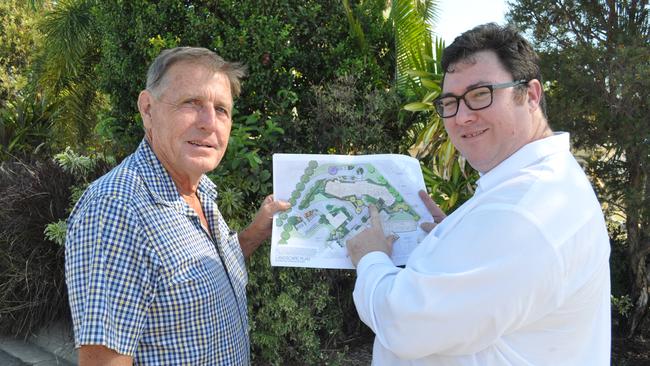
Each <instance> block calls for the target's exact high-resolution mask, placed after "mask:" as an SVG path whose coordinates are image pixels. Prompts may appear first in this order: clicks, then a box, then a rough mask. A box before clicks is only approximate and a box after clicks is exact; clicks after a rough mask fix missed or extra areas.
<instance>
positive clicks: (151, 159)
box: [133, 139, 217, 207]
mask: <svg viewBox="0 0 650 366" xmlns="http://www.w3.org/2000/svg"><path fill="white" fill-rule="evenodd" d="M133 156H134V158H135V161H136V164H137V166H138V170H139V171H140V173H141V175H142V179H143V181H144V184H145V186H146V187H147V188H148V189H149V192H151V195H152V196H153V198H154V200H155V201H156V203H160V204H163V205H166V206H179V207H182V206H184V201H183V198H182V197H181V195H180V194H179V193H178V190H177V189H176V185H175V184H174V181H173V180H172V178H171V176H170V175H169V173H168V172H167V170H166V169H165V167H164V166H163V165H162V163H161V162H160V160H158V157H157V156H156V154H155V153H154V152H153V150H152V149H151V145H149V142H148V141H147V140H146V139H142V142H140V145H139V146H138V148H137V150H136V151H135V153H134V154H133ZM197 191H198V193H199V195H200V196H205V197H207V198H208V199H210V200H212V201H215V200H216V199H217V190H216V185H215V184H214V183H213V182H212V181H211V180H210V178H208V177H207V176H206V175H205V174H203V175H202V176H201V179H200V180H199V186H198V189H197Z"/></svg>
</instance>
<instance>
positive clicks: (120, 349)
mask: <svg viewBox="0 0 650 366" xmlns="http://www.w3.org/2000/svg"><path fill="white" fill-rule="evenodd" d="M244 74H245V71H244V69H243V67H242V66H241V65H239V64H236V63H229V62H226V61H224V60H223V59H222V58H221V57H219V56H218V55H216V54H215V53H213V52H212V51H209V50H207V49H203V48H190V47H179V48H174V49H170V50H165V51H163V52H162V53H161V54H160V55H159V56H158V57H157V58H156V59H155V60H154V62H153V63H152V65H151V67H150V68H149V72H148V74H147V88H146V89H145V90H144V91H142V92H141V93H140V96H139V98H138V108H139V110H140V114H141V116H142V120H143V123H144V128H145V138H144V140H143V141H142V143H141V144H140V146H139V147H138V149H137V150H136V151H135V152H134V153H133V154H132V155H130V156H129V157H127V158H126V159H125V160H124V161H123V162H122V163H121V164H120V165H119V166H117V167H115V168H114V169H113V170H111V171H110V172H109V173H108V174H106V175H105V176H103V177H101V178H100V179H98V180H97V181H95V182H94V183H93V184H92V185H91V186H90V187H89V188H88V190H87V191H86V192H85V193H84V195H83V196H82V198H81V199H80V200H79V202H78V203H77V206H76V207H75V209H74V211H73V212H72V215H71V216H70V219H69V221H68V233H67V241H66V281H67V285H68V292H69V296H70V308H71V310H72V317H73V322H74V333H75V343H76V346H78V347H80V349H79V363H80V364H81V365H131V364H137V365H246V364H249V362H250V360H249V358H250V357H249V336H248V322H247V314H246V289H245V286H246V282H247V273H246V267H245V262H244V259H245V258H246V257H248V256H250V255H251V253H252V252H253V251H254V250H255V249H256V248H257V247H258V246H259V245H260V244H261V243H262V242H263V241H264V240H265V239H266V238H267V237H268V236H269V235H270V232H271V217H272V216H273V214H274V213H275V212H277V211H279V210H284V209H287V208H288V207H289V204H288V203H287V202H278V201H274V200H273V198H272V197H271V196H269V197H267V198H266V199H265V200H264V202H263V203H262V206H261V208H260V210H259V211H258V213H257V215H256V217H255V219H254V220H253V222H252V223H251V225H250V226H248V227H247V228H246V229H245V230H243V231H242V232H241V233H239V234H237V233H236V232H233V231H231V230H230V229H229V228H228V226H227V225H226V222H225V221H224V219H223V217H222V216H221V214H220V212H219V209H218V208H217V204H216V198H217V192H216V187H215V185H214V184H213V183H212V182H211V181H210V180H209V179H208V178H207V177H206V176H205V173H206V172H209V171H211V170H212V169H214V168H216V167H217V166H218V165H219V162H220V161H221V159H222V158H223V156H224V153H225V151H226V147H227V146H228V138H229V134H230V128H231V125H232V109H233V96H237V95H239V91H240V78H241V77H242V76H244ZM252 179H254V177H252Z"/></svg>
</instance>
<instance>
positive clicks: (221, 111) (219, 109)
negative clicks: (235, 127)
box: [214, 106, 228, 114]
mask: <svg viewBox="0 0 650 366" xmlns="http://www.w3.org/2000/svg"><path fill="white" fill-rule="evenodd" d="M214 111H215V112H217V113H219V114H228V111H227V110H226V108H224V107H220V106H215V107H214Z"/></svg>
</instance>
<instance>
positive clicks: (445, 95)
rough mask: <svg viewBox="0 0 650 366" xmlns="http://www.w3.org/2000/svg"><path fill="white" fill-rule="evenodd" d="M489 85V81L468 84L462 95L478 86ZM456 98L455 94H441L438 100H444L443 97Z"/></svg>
mask: <svg viewBox="0 0 650 366" xmlns="http://www.w3.org/2000/svg"><path fill="white" fill-rule="evenodd" d="M490 84H492V82H490V81H483V80H481V81H477V82H475V83H473V84H469V85H468V86H466V87H465V90H464V91H463V93H466V92H467V91H468V90H470V89H474V88H477V87H479V86H484V85H490ZM457 96H458V95H456V94H454V93H442V94H440V98H444V97H457Z"/></svg>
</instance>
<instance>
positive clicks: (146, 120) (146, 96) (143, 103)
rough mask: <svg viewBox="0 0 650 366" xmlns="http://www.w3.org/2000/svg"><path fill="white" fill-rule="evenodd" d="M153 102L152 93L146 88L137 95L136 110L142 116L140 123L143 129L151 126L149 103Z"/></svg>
mask: <svg viewBox="0 0 650 366" xmlns="http://www.w3.org/2000/svg"><path fill="white" fill-rule="evenodd" d="M152 102H153V95H151V93H150V92H149V91H148V90H143V91H141V92H140V95H139V96H138V110H139V111H140V116H141V117H142V124H144V129H145V130H148V129H150V128H151V103H152Z"/></svg>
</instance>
